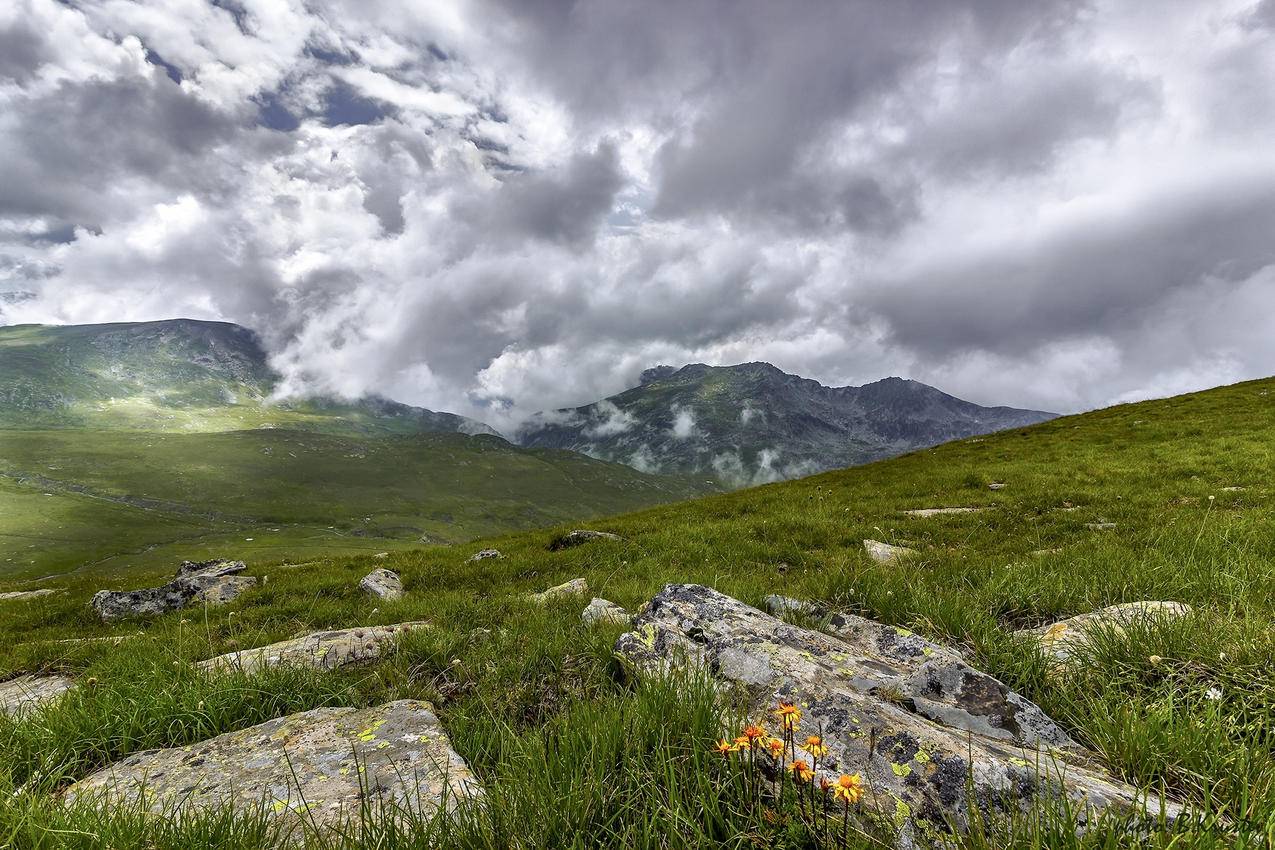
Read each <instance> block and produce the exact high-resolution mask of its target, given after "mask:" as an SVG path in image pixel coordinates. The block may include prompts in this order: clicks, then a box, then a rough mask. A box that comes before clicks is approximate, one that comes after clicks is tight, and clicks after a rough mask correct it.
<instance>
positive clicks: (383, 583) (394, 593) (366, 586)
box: [359, 568, 403, 602]
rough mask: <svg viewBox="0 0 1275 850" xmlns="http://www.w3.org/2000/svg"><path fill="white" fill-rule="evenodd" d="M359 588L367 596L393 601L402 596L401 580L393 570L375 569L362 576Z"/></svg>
mask: <svg viewBox="0 0 1275 850" xmlns="http://www.w3.org/2000/svg"><path fill="white" fill-rule="evenodd" d="M359 589H360V590H362V591H363V592H364V593H366V594H368V595H369V596H375V597H376V598H377V599H384V600H385V601H386V602H393V601H394V600H395V599H401V598H402V597H403V580H402V579H401V578H399V577H398V573H396V572H394V571H393V570H387V569H383V568H382V569H376V570H372V572H370V573H368V574H367V575H365V576H363V580H362V581H360V582H359Z"/></svg>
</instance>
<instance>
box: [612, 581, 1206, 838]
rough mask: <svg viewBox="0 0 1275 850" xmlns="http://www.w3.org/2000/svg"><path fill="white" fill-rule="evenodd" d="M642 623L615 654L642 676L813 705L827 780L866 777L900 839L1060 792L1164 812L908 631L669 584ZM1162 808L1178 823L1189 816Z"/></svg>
mask: <svg viewBox="0 0 1275 850" xmlns="http://www.w3.org/2000/svg"><path fill="white" fill-rule="evenodd" d="M634 625H635V628H634V630H633V631H631V632H628V633H626V634H625V635H623V636H621V638H620V640H619V641H618V642H617V644H616V653H617V655H618V656H619V657H620V658H621V659H622V660H623V661H624V662H625V663H626V666H628V667H629V668H630V669H631V670H633V671H634V672H636V673H637V674H638V675H649V674H652V673H655V674H658V673H660V672H662V671H666V670H669V669H678V668H685V667H693V668H698V669H701V670H704V671H707V672H708V673H709V674H710V675H712V676H714V677H715V678H717V679H718V680H719V681H720V682H721V683H722V684H723V686H729V687H732V688H735V689H738V690H740V691H741V692H742V694H743V695H745V696H746V698H747V699H748V700H749V703H750V707H751V709H752V712H751V716H752V717H754V718H756V719H763V720H764V721H765V722H773V717H772V715H771V709H772V708H773V707H774V705H775V704H776V702H777V701H779V700H784V701H788V702H795V703H797V704H799V705H801V706H803V709H804V712H805V716H804V718H803V720H802V722H801V734H813V733H815V732H817V731H818V732H821V733H822V735H823V738H824V742H825V743H826V744H827V745H828V747H829V755H828V757H827V759H826V760H821V762H820V766H819V773H820V776H825V777H827V778H829V779H831V780H834V781H835V779H836V777H837V776H838V775H839V774H840V773H843V772H844V773H854V772H858V773H861V774H862V775H863V776H864V778H865V779H866V780H867V783H868V785H869V787H871V788H872V789H873V793H871V794H868V795H865V797H864V800H863V806H864V807H865V809H867V811H868V813H869V815H870V816H871V817H872V818H873V819H874V820H876V821H877V822H879V823H882V824H887V825H893V827H894V829H896V830H897V832H898V840H899V844H900V846H911V845H913V844H914V843H916V842H917V840H918V839H919V838H921V837H923V836H924V835H926V834H934V833H936V832H937V833H943V832H945V831H946V830H947V825H948V824H949V823H951V824H955V825H956V826H957V828H960V829H964V828H966V827H967V826H968V812H969V811H970V810H971V807H973V808H977V809H979V810H982V811H985V812H990V811H1001V812H1010V811H1017V810H1025V809H1027V808H1029V807H1030V806H1031V805H1033V804H1035V803H1037V802H1041V801H1044V800H1048V799H1052V798H1055V797H1056V796H1058V795H1059V794H1063V795H1065V796H1066V797H1067V798H1069V799H1070V800H1071V801H1072V803H1073V804H1074V805H1075V806H1077V808H1078V809H1086V808H1091V809H1095V810H1097V809H1108V808H1114V809H1115V810H1117V811H1120V812H1123V813H1126V814H1129V815H1131V816H1132V817H1134V818H1135V819H1137V820H1140V821H1145V820H1147V819H1148V818H1152V817H1155V816H1156V815H1158V813H1159V811H1160V801H1159V800H1158V799H1156V798H1155V797H1154V796H1151V797H1150V798H1147V797H1146V796H1145V795H1141V794H1139V792H1138V791H1137V790H1136V789H1134V788H1132V787H1130V786H1129V785H1126V784H1124V783H1122V782H1120V781H1118V780H1116V779H1114V778H1112V777H1111V776H1109V775H1108V774H1107V773H1106V772H1105V771H1103V770H1101V769H1099V768H1097V767H1095V766H1094V760H1093V757H1092V756H1091V755H1090V754H1088V753H1085V752H1083V751H1082V750H1081V749H1080V748H1079V747H1078V746H1077V745H1076V744H1075V743H1074V742H1072V740H1071V739H1070V738H1069V737H1068V736H1067V735H1066V733H1065V732H1064V731H1063V730H1062V729H1061V728H1059V727H1058V725H1057V724H1056V723H1054V721H1053V720H1051V719H1050V718H1049V717H1048V716H1046V715H1045V714H1044V712H1042V711H1041V710H1040V708H1039V707H1037V706H1036V705H1034V704H1033V703H1031V702H1030V701H1028V700H1027V699H1025V698H1024V697H1022V696H1021V695H1019V694H1016V693H1014V692H1013V691H1011V690H1009V689H1008V688H1007V687H1006V686H1005V685H1004V684H1002V683H1001V682H999V681H998V680H996V679H994V678H993V677H991V676H988V675H987V674H985V673H982V672H980V671H978V670H976V669H974V668H972V667H970V666H969V665H967V664H966V663H965V662H964V661H963V660H962V659H961V658H960V656H959V655H958V654H957V653H956V652H954V651H953V650H951V649H948V648H945V647H942V646H940V645H938V644H935V643H932V642H930V641H926V640H924V639H922V638H920V637H918V636H917V635H914V634H912V633H911V632H909V631H908V630H906V629H899V628H896V627H893V626H887V625H884V624H881V623H876V622H874V621H871V620H866V619H864V618H861V617H849V616H844V615H841V621H840V622H839V624H838V625H836V628H837V629H839V630H840V634H839V635H838V636H833V635H829V634H824V633H821V632H817V631H813V630H809V629H803V628H800V627H798V626H794V625H790V624H788V623H785V622H783V621H781V620H778V619H776V618H774V617H772V616H770V615H768V614H765V613H763V612H762V611H759V610H757V609H755V608H751V607H749V606H747V605H744V604H743V603H741V602H739V601H737V600H735V599H732V598H730V597H728V596H725V595H723V594H721V593H718V592H716V591H714V590H711V589H710V588H706V587H702V586H699V585H669V586H668V587H665V588H664V590H663V591H661V592H660V593H659V594H658V595H657V596H656V597H655V598H654V599H653V600H652V601H651V604H650V605H649V607H648V608H647V609H646V610H645V611H644V612H643V613H642V614H640V615H639V616H638V617H637V619H636V620H635V622H634ZM971 795H972V799H971ZM1165 805H1166V813H1167V814H1168V816H1169V817H1175V816H1176V815H1177V814H1179V813H1180V812H1181V807H1180V806H1178V805H1176V804H1173V803H1166V804H1165Z"/></svg>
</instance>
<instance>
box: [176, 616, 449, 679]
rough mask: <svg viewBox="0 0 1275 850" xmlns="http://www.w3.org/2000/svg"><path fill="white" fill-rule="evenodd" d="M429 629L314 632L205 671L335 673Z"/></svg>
mask: <svg viewBox="0 0 1275 850" xmlns="http://www.w3.org/2000/svg"><path fill="white" fill-rule="evenodd" d="M426 628H429V624H428V623H419V622H418V623H398V624H397V625H393V626H367V627H363V628H355V629H334V630H331V631H326V632H314V633H313V634H308V635H306V636H305V637H299V638H294V639H293V640H284V641H280V642H279V643H272V644H270V645H269V646H259V647H256V648H254V649H242V650H240V651H238V652H231V653H228V654H226V655H219V656H217V657H216V658H209V659H208V660H206V661H201V662H199V664H197V665H196V666H197V667H199V669H201V670H209V671H217V670H239V671H243V672H245V673H253V672H256V671H257V670H260V669H262V668H265V667H276V666H279V665H296V666H301V667H314V668H316V669H318V670H335V669H336V668H338V667H345V666H347V665H350V664H366V663H369V662H372V661H375V660H377V659H378V658H380V657H381V656H382V655H384V654H386V653H387V652H389V651H391V650H392V649H393V648H394V645H395V644H396V643H397V642H398V639H399V638H400V637H402V636H403V635H404V634H406V633H408V632H412V631H417V630H418V629H426Z"/></svg>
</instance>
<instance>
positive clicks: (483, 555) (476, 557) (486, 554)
mask: <svg viewBox="0 0 1275 850" xmlns="http://www.w3.org/2000/svg"><path fill="white" fill-rule="evenodd" d="M503 557H505V556H504V555H502V554H500V550H499V549H479V550H478V551H477V552H475V553H474V554H472V555H470V556H469V557H468V558H466V559H465V560H466V562H468V563H473V562H474V561H486V560H488V559H489V558H494V559H500V558H503Z"/></svg>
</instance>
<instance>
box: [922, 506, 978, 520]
mask: <svg viewBox="0 0 1275 850" xmlns="http://www.w3.org/2000/svg"><path fill="white" fill-rule="evenodd" d="M985 510H987V508H917V509H916V510H912V511H904V512H903V513H905V514H907V515H908V516H914V517H921V518H925V517H932V516H944V515H946V514H976V513H978V512H979V511H985Z"/></svg>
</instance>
